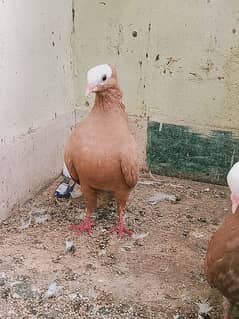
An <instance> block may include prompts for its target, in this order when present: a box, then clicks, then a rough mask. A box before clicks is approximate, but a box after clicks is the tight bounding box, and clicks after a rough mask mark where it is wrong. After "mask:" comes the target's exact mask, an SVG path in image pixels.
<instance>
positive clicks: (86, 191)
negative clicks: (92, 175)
mask: <svg viewBox="0 0 239 319" xmlns="http://www.w3.org/2000/svg"><path fill="white" fill-rule="evenodd" d="M81 190H82V193H83V195H84V198H85V201H86V217H85V219H84V221H83V222H82V223H80V224H79V225H70V226H69V229H71V230H75V231H76V234H77V235H80V234H81V233H83V232H84V231H86V232H87V233H88V234H89V235H91V233H92V228H91V227H92V226H95V222H94V221H92V219H91V215H92V213H93V212H94V210H95V209H96V206H97V196H96V193H95V191H94V190H92V189H91V188H89V187H87V188H86V187H82V186H81Z"/></svg>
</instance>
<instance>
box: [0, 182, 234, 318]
mask: <svg viewBox="0 0 239 319" xmlns="http://www.w3.org/2000/svg"><path fill="white" fill-rule="evenodd" d="M60 180H61V179H58V180H57V181H55V182H54V183H53V184H52V185H50V186H49V187H48V188H47V189H46V190H43V191H42V192H40V193H39V194H38V195H37V196H36V197H35V198H34V199H32V200H31V201H29V202H27V203H26V204H24V205H22V206H20V207H16V208H15V210H14V212H13V214H12V216H11V218H9V219H8V220H6V221H5V222H4V223H2V224H1V225H0V318H4V319H5V318H14V319H15V318H39V319H40V318H41V319H43V318H47V319H50V318H51V319H53V318H94V319H98V318H99V319H100V318H102V319H106V318H107V319H108V318H109V319H114V318H124V319H127V318H147V319H151V318H152V319H153V318H162V319H163V318H172V319H187V318H195V319H196V318H208V319H209V318H215V319H217V318H221V317H222V306H221V304H222V299H221V297H220V296H219V295H218V294H217V292H215V291H213V290H211V289H210V288H209V286H208V285H207V282H206V281H205V277H204V273H203V258H204V256H205V252H206V247H207V242H208V239H209V238H210V236H211V233H212V232H213V231H215V230H216V229H217V227H218V225H219V224H220V223H221V221H222V220H223V218H224V216H225V215H226V213H227V210H228V209H229V208H230V201H229V191H228V189H227V188H225V187H222V186H215V185H209V184H204V183H198V182H191V181H187V180H180V179H176V178H167V177H162V176H157V177H155V178H154V179H152V178H150V177H144V178H142V179H141V182H140V183H139V184H138V186H137V188H136V189H135V190H134V192H133V193H132V196H131V199H130V201H129V203H128V208H127V219H126V221H127V224H128V225H129V226H130V228H131V229H133V230H134V231H135V232H136V233H137V235H139V236H138V237H143V236H145V237H144V238H137V236H136V238H129V237H124V238H123V239H122V240H120V241H119V240H118V239H117V238H116V236H114V235H113V236H110V235H109V234H108V229H109V228H110V227H112V226H113V225H114V223H115V221H116V216H117V215H116V212H115V208H114V204H112V202H108V203H107V204H106V205H105V204H104V203H101V205H100V207H99V208H98V210H97V212H96V214H95V217H94V218H95V220H96V223H97V225H96V227H94V230H93V235H92V236H91V237H89V236H88V235H86V234H84V235H81V236H76V235H75V234H74V233H73V232H72V231H70V230H69V229H68V225H69V224H72V223H77V222H79V221H80V220H81V219H83V217H84V201H83V199H82V197H78V198H74V199H70V200H61V201H57V200H56V199H55V198H54V196H53V194H54V190H55V188H56V186H57V184H58V183H59V181H60ZM76 191H77V190H76ZM76 193H77V192H76ZM160 193H164V194H170V195H175V196H176V199H177V200H176V201H174V199H175V198H172V201H165V200H164V201H159V202H156V203H155V202H153V200H152V198H151V199H150V197H152V196H154V195H157V196H158V195H159V194H160ZM66 240H71V241H73V243H74V247H73V248H75V249H73V251H71V252H67V251H66V249H65V246H66ZM49 286H50V288H49ZM205 301H207V303H208V304H209V305H210V306H211V307H212V309H211V310H210V312H209V313H208V314H207V315H205V314H202V315H201V316H199V306H198V303H199V304H200V303H204V302H205Z"/></svg>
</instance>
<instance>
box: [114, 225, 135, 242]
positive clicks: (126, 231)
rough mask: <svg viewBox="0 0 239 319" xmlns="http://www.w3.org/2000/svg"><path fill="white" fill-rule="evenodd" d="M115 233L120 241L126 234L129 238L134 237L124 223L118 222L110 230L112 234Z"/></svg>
mask: <svg viewBox="0 0 239 319" xmlns="http://www.w3.org/2000/svg"><path fill="white" fill-rule="evenodd" d="M114 232H115V233H117V234H118V239H121V238H122V236H123V234H126V235H128V236H132V235H133V231H132V230H129V229H128V228H126V227H125V225H124V223H123V222H122V221H120V222H118V223H117V224H116V225H115V227H113V228H111V229H110V234H112V233H114Z"/></svg>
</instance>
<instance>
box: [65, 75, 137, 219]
mask: <svg viewBox="0 0 239 319" xmlns="http://www.w3.org/2000/svg"><path fill="white" fill-rule="evenodd" d="M115 79H116V75H115ZM121 98H122V94H121V91H120V89H119V87H118V85H117V81H116V80H115V81H114V82H113V84H111V86H110V87H109V88H107V87H106V89H105V90H104V91H102V92H99V93H96V98H95V103H94V106H93V108H92V110H91V112H90V113H89V115H88V116H87V118H86V119H85V120H83V121H82V122H81V123H80V126H79V127H77V128H75V129H74V131H73V132H72V134H71V136H70V138H69V141H68V143H67V145H66V148H65V164H66V166H67V168H68V170H69V172H70V175H71V176H72V178H73V179H74V180H75V181H77V182H80V185H81V190H82V192H83V195H84V197H85V200H86V206H87V212H88V214H89V215H90V214H91V213H92V211H93V210H94V209H95V208H96V197H97V192H98V191H109V192H113V194H114V196H115V198H116V201H117V206H118V211H119V214H121V213H120V211H123V210H124V208H125V204H126V201H127V199H128V197H129V194H130V192H131V190H132V189H133V187H134V186H135V185H136V183H137V181H138V164H137V153H136V144H135V140H134V138H133V136H132V135H131V133H130V130H129V126H128V117H127V113H126V111H125V107H124V105H123V103H122V100H121ZM122 214H123V213H122Z"/></svg>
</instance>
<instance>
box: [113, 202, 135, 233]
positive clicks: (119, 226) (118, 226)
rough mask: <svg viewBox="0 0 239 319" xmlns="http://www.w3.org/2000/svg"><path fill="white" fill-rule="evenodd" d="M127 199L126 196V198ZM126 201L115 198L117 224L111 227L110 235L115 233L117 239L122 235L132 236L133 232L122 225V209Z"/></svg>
mask: <svg viewBox="0 0 239 319" xmlns="http://www.w3.org/2000/svg"><path fill="white" fill-rule="evenodd" d="M127 198H128V196H127ZM127 198H126V199H124V200H122V198H117V197H116V201H117V210H118V214H119V219H118V222H117V224H116V225H115V227H113V228H112V229H110V234H112V233H114V232H116V233H117V234H118V238H119V239H121V238H122V236H123V234H126V235H129V236H132V235H133V231H132V230H129V229H128V228H127V227H126V226H125V225H124V209H125V206H126V200H127Z"/></svg>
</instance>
